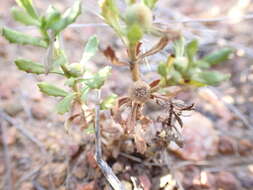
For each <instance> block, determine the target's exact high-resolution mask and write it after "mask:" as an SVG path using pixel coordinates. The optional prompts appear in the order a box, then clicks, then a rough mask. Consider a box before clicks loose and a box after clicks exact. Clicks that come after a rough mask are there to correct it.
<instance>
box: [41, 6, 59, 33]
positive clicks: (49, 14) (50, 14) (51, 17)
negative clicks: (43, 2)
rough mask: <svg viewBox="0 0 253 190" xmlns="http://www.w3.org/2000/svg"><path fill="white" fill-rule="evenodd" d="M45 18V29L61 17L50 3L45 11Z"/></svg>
mask: <svg viewBox="0 0 253 190" xmlns="http://www.w3.org/2000/svg"><path fill="white" fill-rule="evenodd" d="M44 19H45V26H44V28H45V29H48V28H53V25H54V24H55V23H56V22H58V21H59V20H60V19H61V13H60V12H59V11H58V10H57V9H56V8H54V7H53V6H52V5H50V6H49V7H48V9H47V11H46V16H45V17H44Z"/></svg>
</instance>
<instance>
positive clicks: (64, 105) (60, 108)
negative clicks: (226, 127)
mask: <svg viewBox="0 0 253 190" xmlns="http://www.w3.org/2000/svg"><path fill="white" fill-rule="evenodd" d="M75 95H76V94H75V93H70V94H68V95H67V96H65V97H64V98H63V99H62V100H61V101H60V102H58V104H57V105H56V110H57V112H58V113H59V114H64V113H66V112H68V111H69V110H70V107H71V102H72V100H73V99H74V98H75Z"/></svg>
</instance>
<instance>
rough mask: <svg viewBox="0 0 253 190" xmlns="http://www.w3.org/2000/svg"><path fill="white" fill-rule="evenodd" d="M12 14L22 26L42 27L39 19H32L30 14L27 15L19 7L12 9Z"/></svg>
mask: <svg viewBox="0 0 253 190" xmlns="http://www.w3.org/2000/svg"><path fill="white" fill-rule="evenodd" d="M11 14H12V17H13V18H14V19H15V20H16V21H18V22H20V23H22V24H25V25H34V26H40V21H38V20H37V19H34V18H33V17H31V16H30V15H29V14H27V13H26V12H24V11H23V10H20V9H19V8H18V7H13V8H12V9H11Z"/></svg>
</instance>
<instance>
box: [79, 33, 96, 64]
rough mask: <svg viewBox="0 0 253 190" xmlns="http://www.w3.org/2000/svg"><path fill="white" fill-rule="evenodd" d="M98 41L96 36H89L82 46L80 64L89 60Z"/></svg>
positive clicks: (94, 52)
mask: <svg viewBox="0 0 253 190" xmlns="http://www.w3.org/2000/svg"><path fill="white" fill-rule="evenodd" d="M98 44H99V41H98V39H97V37H96V36H91V37H90V38H89V40H88V42H87V44H86V45H85V47H84V51H83V56H82V59H81V64H85V63H86V62H87V61H89V60H90V59H91V58H92V57H93V56H94V55H95V54H96V52H97V50H98Z"/></svg>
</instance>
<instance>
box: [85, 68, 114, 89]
mask: <svg viewBox="0 0 253 190" xmlns="http://www.w3.org/2000/svg"><path fill="white" fill-rule="evenodd" d="M110 72H111V67H109V66H106V67H104V68H103V69H101V70H99V71H98V72H97V73H95V74H94V75H93V76H92V77H91V78H88V79H84V83H85V84H86V85H87V86H88V87H89V88H91V89H99V88H101V87H102V86H103V85H104V82H105V80H106V79H107V78H108V76H109V74H110Z"/></svg>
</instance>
